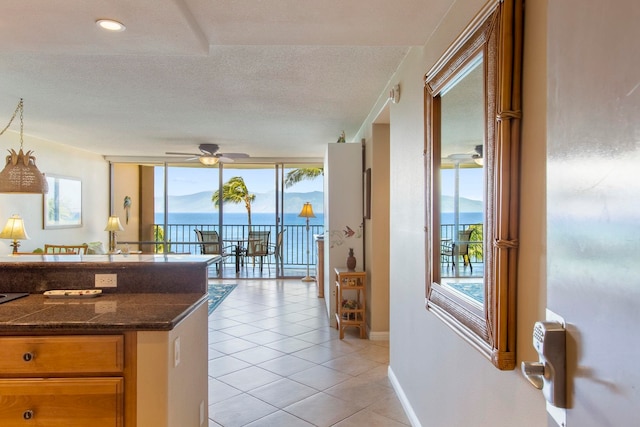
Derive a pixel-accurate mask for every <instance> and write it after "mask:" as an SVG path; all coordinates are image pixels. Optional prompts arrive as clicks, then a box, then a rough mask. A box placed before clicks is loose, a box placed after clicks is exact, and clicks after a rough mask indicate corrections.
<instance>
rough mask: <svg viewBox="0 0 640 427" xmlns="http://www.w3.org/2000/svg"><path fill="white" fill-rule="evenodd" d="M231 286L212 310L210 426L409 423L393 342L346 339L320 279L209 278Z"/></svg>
mask: <svg viewBox="0 0 640 427" xmlns="http://www.w3.org/2000/svg"><path fill="white" fill-rule="evenodd" d="M231 282H233V283H236V284H237V285H238V286H237V287H236V289H235V290H234V291H233V292H232V293H231V294H230V295H229V296H228V297H227V298H226V299H225V300H224V301H223V302H222V303H221V304H220V306H218V308H217V309H216V310H215V311H214V312H213V313H212V314H211V315H210V316H209V418H210V419H209V427H214V426H216V427H217V426H224V427H239V426H287V427H290V426H291V427H296V426H341V427H346V426H367V427H369V426H385V427H394V426H407V425H409V421H408V419H407V417H406V416H405V414H404V412H403V410H402V406H401V405H400V402H399V401H398V399H397V397H396V395H395V393H394V390H393V388H392V387H391V384H390V382H389V380H388V379H387V366H388V363H389V343H388V341H369V340H366V339H360V338H358V330H357V329H355V328H353V329H347V331H346V332H345V339H344V340H340V339H339V338H338V331H337V330H336V329H335V328H331V327H330V326H329V322H328V319H327V314H326V309H325V300H324V299H319V298H317V288H316V284H315V282H311V283H303V282H301V281H299V280H240V279H235V280H233V279H229V278H227V279H225V280H212V281H210V283H231Z"/></svg>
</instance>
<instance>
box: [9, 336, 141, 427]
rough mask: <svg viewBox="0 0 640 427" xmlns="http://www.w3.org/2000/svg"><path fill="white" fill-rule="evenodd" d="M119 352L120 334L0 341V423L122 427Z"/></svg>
mask: <svg viewBox="0 0 640 427" xmlns="http://www.w3.org/2000/svg"><path fill="white" fill-rule="evenodd" d="M124 348H125V337H124V336H123V335H77V336H76V335H71V336H28V337H0V425H2V426H4V427H12V426H25V425H31V424H33V425H38V426H47V427H58V426H60V427H63V426H64V427H76V426H78V427H79V426H92V427H102V426H105V427H106V426H109V427H122V426H124V424H125V378H126V376H127V374H126V370H125V364H126V362H125V352H124ZM130 382H131V381H130ZM130 409H131V408H130ZM132 425H133V424H132Z"/></svg>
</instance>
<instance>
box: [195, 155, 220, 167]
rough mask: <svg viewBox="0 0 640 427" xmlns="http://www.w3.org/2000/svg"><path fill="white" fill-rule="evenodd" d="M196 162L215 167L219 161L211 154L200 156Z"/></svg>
mask: <svg viewBox="0 0 640 427" xmlns="http://www.w3.org/2000/svg"><path fill="white" fill-rule="evenodd" d="M198 160H199V161H200V163H202V164H203V165H205V166H213V165H217V164H218V161H220V159H219V158H218V157H217V156H214V155H213V154H203V155H202V156H200V157H198Z"/></svg>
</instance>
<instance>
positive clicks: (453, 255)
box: [425, 0, 523, 370]
mask: <svg viewBox="0 0 640 427" xmlns="http://www.w3.org/2000/svg"><path fill="white" fill-rule="evenodd" d="M522 23H523V20H522V1H521V0H502V1H498V0H495V1H492V2H489V3H488V4H487V5H486V6H485V7H484V8H483V9H482V10H481V11H480V12H479V13H478V15H477V16H476V17H475V18H474V20H473V22H471V24H470V25H469V26H468V27H467V28H466V29H464V30H463V32H462V34H461V36H460V37H459V38H458V39H457V40H456V41H454V43H453V44H452V45H451V47H450V48H449V49H448V50H447V51H446V52H445V53H444V55H443V56H442V57H441V59H440V60H439V61H438V62H437V63H436V64H435V65H434V67H433V68H432V69H431V70H430V71H429V72H428V73H427V75H426V77H425V102H426V105H425V108H426V127H425V129H426V138H425V153H426V164H425V166H426V168H425V177H426V179H425V181H426V192H425V193H426V208H427V212H426V218H427V226H426V228H425V229H426V231H427V236H426V244H427V248H426V253H427V260H426V262H427V278H426V293H427V298H426V302H427V309H428V310H429V311H430V312H432V313H434V314H435V315H436V316H437V317H439V318H440V319H441V320H443V321H444V322H445V323H446V324H447V325H448V326H450V327H451V328H452V329H453V330H454V331H455V332H456V333H458V334H459V335H460V336H461V337H463V338H464V339H465V340H466V341H467V342H469V343H470V344H471V345H472V346H474V347H475V348H476V349H478V350H479V351H480V352H481V353H483V354H484V355H485V356H486V357H487V358H488V359H490V360H491V362H492V363H493V364H494V365H495V366H496V367H497V368H499V369H505V370H506V369H513V368H514V367H515V292H516V283H515V279H516V256H517V247H518V199H519V189H518V187H519V186H518V176H519V173H518V169H519V144H520V136H519V134H520V120H521V112H520V103H521V94H520V91H521V64H522V47H521V46H522Z"/></svg>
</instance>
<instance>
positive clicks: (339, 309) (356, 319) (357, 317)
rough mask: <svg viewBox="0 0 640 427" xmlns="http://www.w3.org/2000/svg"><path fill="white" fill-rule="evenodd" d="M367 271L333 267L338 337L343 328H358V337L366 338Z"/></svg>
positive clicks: (341, 333) (341, 335)
mask: <svg viewBox="0 0 640 427" xmlns="http://www.w3.org/2000/svg"><path fill="white" fill-rule="evenodd" d="M366 288H367V273H366V272H364V271H356V270H348V269H346V268H336V269H335V296H336V299H335V305H336V313H335V315H336V327H337V328H338V331H340V339H343V338H344V329H345V328H347V327H349V326H353V327H356V328H360V338H366V330H365V328H366V319H365V317H366V300H367V294H366V292H367V289H366Z"/></svg>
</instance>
